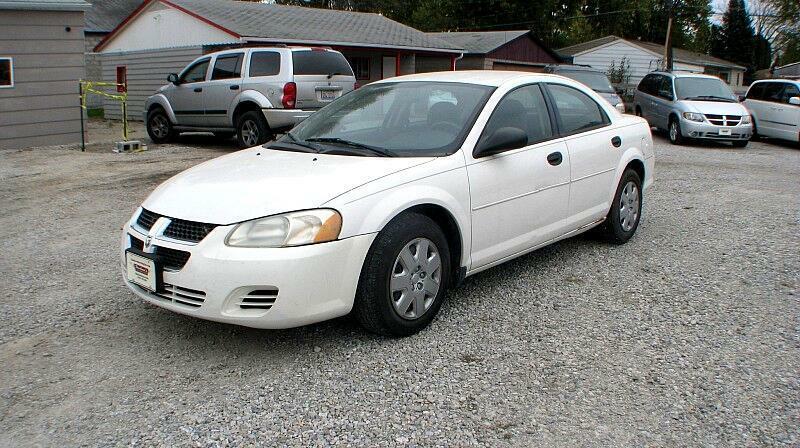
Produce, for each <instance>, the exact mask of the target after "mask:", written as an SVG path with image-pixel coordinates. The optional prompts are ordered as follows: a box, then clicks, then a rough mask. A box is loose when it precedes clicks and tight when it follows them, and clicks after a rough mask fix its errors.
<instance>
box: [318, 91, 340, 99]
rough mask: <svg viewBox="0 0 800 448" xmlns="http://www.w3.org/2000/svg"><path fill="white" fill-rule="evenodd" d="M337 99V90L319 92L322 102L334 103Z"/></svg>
mask: <svg viewBox="0 0 800 448" xmlns="http://www.w3.org/2000/svg"><path fill="white" fill-rule="evenodd" d="M335 99H336V91H335V90H320V91H319V100H320V101H333V100H335Z"/></svg>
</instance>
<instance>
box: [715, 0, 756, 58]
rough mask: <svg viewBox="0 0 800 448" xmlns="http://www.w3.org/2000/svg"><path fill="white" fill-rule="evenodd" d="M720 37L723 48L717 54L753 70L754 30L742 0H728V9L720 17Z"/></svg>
mask: <svg viewBox="0 0 800 448" xmlns="http://www.w3.org/2000/svg"><path fill="white" fill-rule="evenodd" d="M721 32H722V33H721V34H722V36H721V37H722V39H723V42H724V48H723V50H722V53H721V54H719V55H718V56H719V57H721V58H723V59H726V60H728V61H731V62H735V63H737V64H740V65H743V66H745V67H747V68H748V71H750V72H752V71H753V65H754V64H753V62H754V61H753V60H754V54H755V32H754V31H753V25H752V23H751V22H750V15H749V14H748V13H747V9H745V5H744V0H730V1H729V2H728V10H727V11H725V15H724V16H723V17H722V29H721Z"/></svg>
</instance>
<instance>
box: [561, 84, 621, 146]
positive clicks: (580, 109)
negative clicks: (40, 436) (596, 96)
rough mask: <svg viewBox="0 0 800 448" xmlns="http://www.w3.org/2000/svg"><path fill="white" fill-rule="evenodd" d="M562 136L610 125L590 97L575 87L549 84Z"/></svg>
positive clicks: (606, 117)
mask: <svg viewBox="0 0 800 448" xmlns="http://www.w3.org/2000/svg"><path fill="white" fill-rule="evenodd" d="M547 90H548V91H549V92H550V96H551V97H552V98H553V102H554V103H555V109H556V114H557V115H558V118H559V126H560V130H561V134H576V133H578V132H585V131H589V130H592V129H596V128H599V127H602V126H605V125H606V124H608V122H609V120H608V116H607V115H606V114H605V112H603V110H602V109H601V108H600V105H599V104H597V103H596V102H595V101H594V100H593V99H592V98H591V97H589V95H587V94H585V93H583V92H581V91H580V90H578V89H575V88H573V87H569V86H565V85H560V84H548V85H547Z"/></svg>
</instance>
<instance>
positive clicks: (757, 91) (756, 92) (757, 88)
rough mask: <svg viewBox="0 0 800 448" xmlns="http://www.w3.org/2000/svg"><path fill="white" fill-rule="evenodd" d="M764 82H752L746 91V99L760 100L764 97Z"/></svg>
mask: <svg viewBox="0 0 800 448" xmlns="http://www.w3.org/2000/svg"><path fill="white" fill-rule="evenodd" d="M765 86H766V83H763V82H762V83H758V84H753V85H752V86H751V87H750V90H748V91H747V96H746V97H745V98H746V99H748V100H760V99H762V98H764V87H765Z"/></svg>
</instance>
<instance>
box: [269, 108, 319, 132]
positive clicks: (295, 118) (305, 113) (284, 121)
mask: <svg viewBox="0 0 800 448" xmlns="http://www.w3.org/2000/svg"><path fill="white" fill-rule="evenodd" d="M261 110H262V111H263V112H264V118H266V119H267V124H268V125H269V127H270V129H272V130H280V129H287V128H292V127H294V126H295V125H296V124H298V123H300V122H301V121H303V120H305V119H306V118H308V117H309V116H310V115H311V114H313V113H314V112H316V110H313V109H261Z"/></svg>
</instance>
